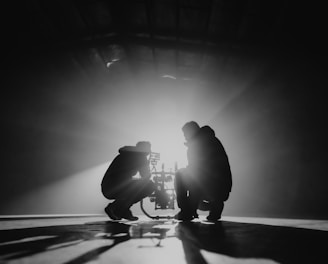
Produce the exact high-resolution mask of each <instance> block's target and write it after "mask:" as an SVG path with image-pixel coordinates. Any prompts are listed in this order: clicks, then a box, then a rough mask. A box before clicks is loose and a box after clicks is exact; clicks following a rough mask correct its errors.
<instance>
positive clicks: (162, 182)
mask: <svg viewBox="0 0 328 264" xmlns="http://www.w3.org/2000/svg"><path fill="white" fill-rule="evenodd" d="M149 160H150V164H151V165H152V168H151V179H152V180H153V182H154V183H155V191H154V193H153V194H152V195H151V196H150V197H149V198H150V201H151V202H153V203H154V204H155V210H158V209H164V210H165V209H174V202H175V199H176V195H175V190H174V176H175V172H176V170H177V164H176V163H175V171H174V172H173V171H172V170H171V171H165V169H164V164H162V170H161V171H157V170H156V165H157V162H158V161H159V160H160V154H159V153H157V152H151V153H150V158H149Z"/></svg>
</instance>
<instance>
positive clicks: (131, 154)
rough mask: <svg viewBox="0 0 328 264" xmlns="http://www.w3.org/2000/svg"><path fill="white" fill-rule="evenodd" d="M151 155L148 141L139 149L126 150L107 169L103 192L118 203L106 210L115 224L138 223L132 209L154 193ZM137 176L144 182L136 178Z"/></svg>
mask: <svg viewBox="0 0 328 264" xmlns="http://www.w3.org/2000/svg"><path fill="white" fill-rule="evenodd" d="M150 152H151V144H150V143H149V142H147V141H141V142H138V143H137V144H136V146H124V147H122V148H120V149H119V155H117V156H116V157H115V159H114V160H113V162H112V163H111V164H110V166H109V168H108V169H107V171H106V173H105V175H104V177H103V179H102V182H101V191H102V193H103V195H104V196H105V197H106V198H107V199H114V200H115V201H114V202H112V203H109V204H108V205H107V207H106V208H105V212H106V214H107V215H108V216H109V217H110V218H112V219H113V220H120V219H122V218H125V219H128V220H138V217H136V216H133V215H132V212H131V210H130V207H131V206H132V205H133V204H135V203H137V202H139V201H140V200H142V199H143V198H145V197H147V196H149V195H150V194H151V193H152V192H153V191H154V188H155V187H154V183H153V182H152V181H151V180H150V175H151V174H150V168H149V160H148V159H147V156H148V155H149V154H150ZM138 172H139V174H140V176H141V178H133V176H135V175H136V174H137V173H138Z"/></svg>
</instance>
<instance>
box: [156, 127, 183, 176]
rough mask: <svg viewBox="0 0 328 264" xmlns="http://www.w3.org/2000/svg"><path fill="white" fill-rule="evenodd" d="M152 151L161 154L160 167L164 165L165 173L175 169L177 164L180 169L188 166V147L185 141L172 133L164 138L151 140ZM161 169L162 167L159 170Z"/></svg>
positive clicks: (164, 135) (166, 134)
mask: <svg viewBox="0 0 328 264" xmlns="http://www.w3.org/2000/svg"><path fill="white" fill-rule="evenodd" d="M151 143H152V150H153V151H154V152H159V153H160V160H159V161H158V163H157V164H158V166H162V164H164V169H165V171H170V170H172V171H173V170H174V169H175V163H177V166H178V168H183V167H185V166H186V165H187V157H186V147H185V146H184V144H183V143H184V139H183V138H181V137H179V136H177V135H175V134H170V133H164V134H163V137H162V138H156V139H153V140H151ZM159 169H161V167H160V168H159Z"/></svg>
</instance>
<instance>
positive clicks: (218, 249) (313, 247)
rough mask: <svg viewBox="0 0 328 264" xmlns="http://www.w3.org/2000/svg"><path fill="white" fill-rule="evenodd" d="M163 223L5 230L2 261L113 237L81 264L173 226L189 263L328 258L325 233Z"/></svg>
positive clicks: (76, 262)
mask: <svg viewBox="0 0 328 264" xmlns="http://www.w3.org/2000/svg"><path fill="white" fill-rule="evenodd" d="M163 223H164V221H145V222H139V223H134V224H129V223H120V222H111V221H107V222H94V223H86V224H79V225H60V226H48V227H36V228H23V229H11V230H0V260H1V261H3V260H4V261H6V260H11V259H20V258H23V257H29V256H33V255H34V254H37V253H44V254H46V253H47V252H48V251H50V250H56V249H58V248H62V247H71V246H75V245H78V244H79V243H81V242H84V241H90V240H96V239H107V240H108V239H111V241H112V243H111V244H108V245H104V246H101V247H97V248H95V249H93V250H90V251H88V252H85V253H83V254H81V255H79V256H78V257H76V258H74V259H71V260H69V261H68V262H66V264H82V263H86V262H88V261H91V260H93V259H96V258H97V257H98V256H99V255H101V254H102V253H104V252H106V251H108V250H110V249H111V248H113V247H114V246H115V245H117V244H120V243H124V242H125V241H127V240H129V239H134V238H146V237H143V236H144V234H147V239H148V238H152V239H153V238H154V237H155V238H158V241H161V240H162V239H165V237H166V232H168V231H169V230H172V228H173V229H174V231H175V232H173V236H176V237H177V238H178V239H180V240H181V242H182V245H183V249H184V252H185V257H186V261H187V263H188V264H194V263H197V264H199V263H206V260H205V259H204V257H203V255H202V253H201V250H206V251H209V252H213V253H218V254H221V255H226V256H230V257H234V258H245V259H248V258H264V259H271V260H274V261H277V262H280V263H316V262H318V263H319V261H320V260H321V259H327V256H326V255H327V254H326V244H325V243H327V241H328V232H326V231H318V230H308V229H302V228H292V227H279V226H270V225H261V224H246V223H234V222H227V221H222V222H218V223H216V224H206V223H203V222H189V223H176V224H172V223H171V224H169V225H163ZM159 225H160V226H161V227H160V228H159V227H158V226H159ZM163 226H164V227H163ZM149 234H152V236H149ZM170 234H171V235H172V232H170ZM158 245H159V244H158ZM158 245H156V246H158Z"/></svg>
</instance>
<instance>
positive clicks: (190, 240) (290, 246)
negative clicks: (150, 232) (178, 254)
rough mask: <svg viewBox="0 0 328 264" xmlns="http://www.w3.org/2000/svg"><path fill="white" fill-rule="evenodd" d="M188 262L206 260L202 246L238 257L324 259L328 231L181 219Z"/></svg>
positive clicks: (289, 260) (295, 260)
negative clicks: (205, 222) (204, 222)
mask: <svg viewBox="0 0 328 264" xmlns="http://www.w3.org/2000/svg"><path fill="white" fill-rule="evenodd" d="M176 235H177V237H178V238H179V239H180V240H181V241H182V244H183V248H184V250H185V255H186V260H187V263H189V264H193V263H197V264H198V263H206V261H205V259H204V257H203V255H202V254H201V252H200V250H201V249H204V250H206V251H209V252H215V253H219V254H222V255H226V256H230V257H234V258H245V259H247V258H256V259H258V258H261V259H271V260H274V261H277V262H279V263H320V262H321V261H322V259H327V256H328V255H327V253H326V252H327V250H326V246H327V244H326V243H327V242H328V232H326V231H318V230H309V229H302V228H293V227H281V226H270V225H262V224H246V223H234V222H226V221H222V222H218V223H216V224H212V225H209V224H207V225H204V224H203V223H200V222H189V223H180V224H179V225H178V226H177V227H176Z"/></svg>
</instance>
